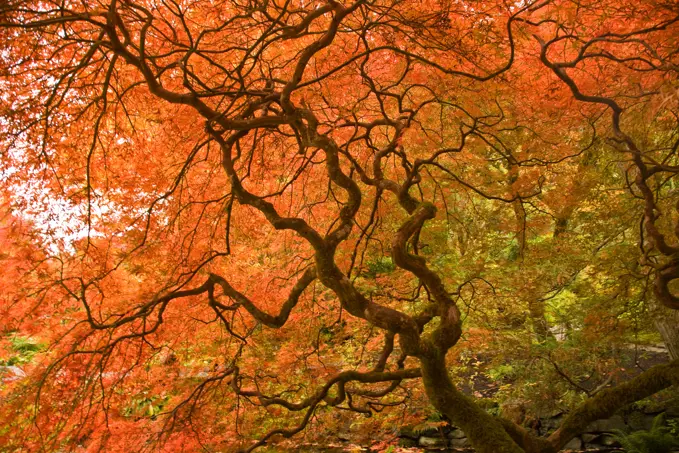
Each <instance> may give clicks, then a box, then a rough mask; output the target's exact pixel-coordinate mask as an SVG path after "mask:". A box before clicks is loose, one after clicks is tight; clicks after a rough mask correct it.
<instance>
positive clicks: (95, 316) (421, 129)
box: [0, 0, 679, 453]
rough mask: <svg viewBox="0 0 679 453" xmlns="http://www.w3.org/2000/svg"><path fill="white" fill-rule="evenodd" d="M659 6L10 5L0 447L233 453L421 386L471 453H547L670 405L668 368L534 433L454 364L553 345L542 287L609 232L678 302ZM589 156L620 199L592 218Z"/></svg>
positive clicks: (670, 98) (673, 374) (656, 2)
mask: <svg viewBox="0 0 679 453" xmlns="http://www.w3.org/2000/svg"><path fill="white" fill-rule="evenodd" d="M676 6H677V5H676V3H675V2H673V1H665V0H650V1H644V2H624V3H621V2H619V1H613V0H604V1H577V2H575V1H568V0H544V1H524V2H505V1H499V0H474V1H472V0H469V1H466V0H459V1H425V2H420V1H418V2H415V1H408V0H406V1H398V0H386V1H382V0H378V1H363V0H358V1H356V2H338V1H334V0H330V1H254V0H252V1H250V0H243V1H232V0H224V1H207V0H193V1H174V0H168V1H164V0H141V1H137V0H134V1H133V0H129V1H128V0H125V1H122V0H121V1H117V0H113V1H103V0H102V1H89V0H82V1H34V0H8V1H6V2H5V3H4V4H3V5H2V6H0V39H2V40H3V42H4V43H5V44H4V46H3V49H2V52H0V62H1V63H0V71H1V72H0V88H1V89H2V92H1V94H0V128H1V129H2V132H3V136H2V138H1V139H0V140H1V143H2V153H3V154H2V156H3V164H2V172H3V173H2V175H3V192H4V193H5V194H6V196H7V197H8V199H10V198H11V200H12V203H13V212H14V215H15V216H24V217H25V218H27V219H30V220H31V222H32V226H31V228H30V233H31V234H32V236H31V237H32V238H33V241H32V243H29V244H27V243H26V241H24V242H21V241H18V240H16V241H15V238H18V237H23V236H22V235H21V234H20V233H19V232H18V231H17V232H15V233H13V234H12V235H3V236H0V237H2V239H3V242H4V243H5V242H6V243H7V244H9V245H8V247H10V246H11V247H12V250H19V249H21V250H24V252H22V254H21V255H20V256H21V257H22V260H23V261H22V267H21V269H22V271H21V272H19V273H17V272H14V271H12V272H9V273H6V271H3V272H5V273H3V274H2V278H1V279H0V281H3V282H4V285H5V286H6V287H7V288H9V291H8V294H9V296H8V295H7V294H3V297H5V298H7V297H9V299H10V300H9V309H8V310H6V312H7V313H8V315H6V317H5V318H4V319H3V326H2V328H3V331H4V332H20V333H21V334H22V335H29V336H32V337H34V338H37V339H39V341H40V342H41V344H42V346H41V348H42V352H41V353H40V354H39V355H38V356H36V358H35V360H34V361H33V362H31V364H30V365H29V366H27V367H26V371H27V373H28V377H27V378H26V379H24V380H17V381H14V382H12V383H9V384H7V385H6V386H5V388H4V389H3V396H2V400H0V404H2V407H3V409H2V418H1V419H2V420H3V424H4V425H5V426H6V427H5V428H3V429H2V430H0V439H2V441H3V442H4V443H5V444H6V445H8V446H9V447H8V448H9V449H10V450H16V451H21V450H29V451H57V450H59V449H60V448H66V447H68V448H75V447H76V446H80V447H81V448H84V449H85V450H86V451H142V450H147V449H157V448H164V449H165V450H166V451H199V450H201V449H207V450H208V451H219V450H226V449H230V448H242V449H244V450H247V451H250V450H253V449H255V448H257V447H260V446H262V445H266V444H270V443H273V442H276V441H277V440H279V439H280V438H290V437H292V436H295V435H296V434H298V433H300V432H302V431H303V430H304V429H305V428H307V427H308V426H309V425H311V424H313V423H314V419H315V417H324V416H325V415H324V414H327V413H328V410H340V409H344V410H347V411H349V412H354V413H357V414H367V415H369V414H372V413H374V412H381V411H383V410H386V411H388V410H389V409H390V408H393V407H396V406H398V405H401V404H403V403H404V401H406V402H407V399H408V397H409V395H410V387H409V386H410V385H413V384H409V382H420V383H421V385H422V386H423V388H424V391H425V392H426V395H427V397H428V400H429V401H430V403H431V404H432V405H433V407H434V408H435V409H436V410H438V411H439V412H440V413H442V414H444V415H445V416H446V417H447V418H448V419H449V420H450V421H451V422H452V423H453V424H455V425H456V426H458V427H460V428H461V429H462V430H463V431H464V432H465V433H466V435H467V436H468V438H469V440H470V442H471V444H472V445H473V446H474V448H475V449H476V450H477V451H479V452H481V453H495V452H510V453H519V452H528V453H534V452H535V453H537V452H542V453H548V452H556V451H558V450H559V449H560V448H561V447H563V446H564V445H565V444H566V443H567V442H568V441H569V440H570V439H572V438H573V437H574V436H576V435H578V434H580V433H581V432H582V431H583V430H584V429H585V428H586V427H587V425H588V424H590V423H591V422H592V421H595V420H597V419H600V418H604V417H607V416H609V415H611V414H612V413H614V412H615V411H616V410H617V409H619V408H620V407H622V406H624V405H625V404H629V403H631V402H634V401H637V400H640V399H643V398H645V397H647V396H649V395H652V394H654V393H657V392H659V391H661V390H663V389H666V388H668V387H671V386H676V385H677V384H678V383H679V362H677V360H676V358H675V360H674V361H672V362H670V363H668V364H663V365H658V366H656V367H654V368H651V369H649V370H647V371H646V372H644V373H642V374H641V375H639V376H638V377H636V378H634V379H632V380H630V381H628V382H624V383H620V384H618V385H615V386H612V387H610V388H607V389H605V390H601V391H598V392H596V393H595V392H592V394H591V395H589V396H590V397H589V398H587V399H586V400H585V401H584V403H582V404H580V405H578V406H577V407H575V408H574V409H573V410H572V411H571V412H570V413H569V415H568V416H567V417H566V419H565V421H564V422H563V425H562V426H561V427H560V428H559V429H558V430H557V431H556V432H554V433H553V434H552V435H550V436H549V437H548V438H542V437H537V436H535V435H533V434H531V433H530V432H528V431H527V430H525V429H524V428H523V427H521V426H519V425H517V424H516V423H514V422H512V421H510V420H508V419H505V418H502V417H496V416H493V415H491V414H489V413H488V412H486V411H485V410H484V409H483V408H482V405H480V404H478V401H477V400H476V399H474V398H473V397H470V396H468V395H465V394H464V393H463V392H461V391H460V389H459V388H458V386H456V384H455V383H454V379H453V377H454V376H452V375H451V373H450V370H449V367H448V364H447V362H446V356H447V353H448V352H449V351H451V349H454V348H455V347H456V346H457V345H458V344H459V343H460V341H461V338H463V336H464V335H465V328H464V325H463V321H464V318H465V317H466V316H472V317H473V316H475V315H477V314H479V313H481V314H483V315H484V316H485V314H487V313H490V312H491V311H494V312H495V314H494V315H493V316H496V315H497V316H507V317H511V316H514V319H516V317H517V316H518V317H521V316H522V313H521V312H518V311H517V312H514V310H515V309H516V306H517V304H519V303H522V302H521V301H527V305H528V307H529V310H528V314H529V316H530V318H531V322H532V329H533V331H534V333H535V337H536V341H543V342H544V341H546V339H547V337H548V336H549V335H550V333H549V331H548V329H547V326H546V318H545V306H544V305H545V303H546V302H545V301H546V300H548V299H549V294H551V293H552V292H554V291H560V290H561V289H562V288H563V287H565V286H566V285H568V284H569V283H570V282H572V281H573V279H574V278H575V276H577V275H578V273H580V272H582V270H583V269H585V268H587V267H588V266H589V267H592V266H593V265H594V264H593V263H594V258H593V257H592V256H593V253H595V252H597V251H598V250H601V249H602V248H603V247H604V246H606V245H607V244H609V243H611V242H612V241H614V240H615V238H617V237H618V236H619V234H618V233H616V234H615V235H611V234H600V235H599V232H598V230H600V229H601V228H602V225H603V228H605V227H606V225H612V226H610V228H611V230H614V229H615V228H618V229H622V230H624V231H630V230H631V231H633V232H634V234H635V241H637V242H638V244H639V252H638V256H637V255H633V256H634V259H633V260H631V261H635V262H638V265H639V268H640V269H643V270H644V272H645V273H644V274H643V275H644V277H645V278H646V279H647V280H648V281H650V282H651V284H652V286H653V287H654V296H653V298H654V300H656V301H657V302H658V303H661V304H663V305H665V306H666V307H668V308H670V309H673V310H677V309H679V296H678V295H677V294H676V291H673V289H674V288H673V282H674V281H675V280H676V279H678V278H679V261H678V260H679V258H678V257H679V223H678V222H677V215H676V203H677V201H679V199H678V198H677V196H676V192H675V189H674V185H675V184H676V181H675V179H674V178H675V176H676V175H677V172H679V163H678V162H677V150H678V146H679V138H677V136H676V128H677V121H678V118H679V116H677V115H678V114H679V97H678V96H677V89H678V86H677V82H676V80H677V71H678V69H679V66H678V65H679V15H678V14H677V8H676ZM611 156H614V157H611ZM604 157H605V158H606V159H608V160H609V161H610V160H614V161H618V162H620V163H621V168H622V174H623V175H624V178H621V179H620V181H618V182H616V184H617V185H618V186H622V187H623V188H624V190H623V191H622V192H618V193H616V194H614V195H607V196H606V198H599V199H597V198H595V196H594V195H593V192H594V191H595V188H597V187H603V186H605V185H606V184H609V182H610V181H605V180H604V179H605V178H609V179H613V177H612V176H610V175H609V176H607V174H606V171H607V169H608V164H609V163H610V162H609V161H606V162H604ZM609 185H611V184H609ZM583 206H584V208H582V211H586V210H589V211H598V212H600V211H602V210H605V209H607V208H608V209H611V211H612V212H613V211H614V212H616V213H623V214H624V213H625V212H626V211H628V210H629V211H630V218H629V219H622V221H621V219H620V218H619V217H616V218H607V217H606V215H589V216H587V215H583V216H580V217H578V213H577V210H578V208H580V207H583ZM545 213H547V214H545ZM574 224H577V227H578V228H579V230H580V231H585V233H583V235H584V236H586V238H585V239H583V240H581V241H580V242H578V241H574V240H568V239H564V237H565V236H567V232H568V231H569V228H573V225H574ZM594 230H597V231H594ZM589 232H592V233H591V234H590V233H589ZM538 236H539V237H550V239H549V241H548V242H543V244H542V245H538V246H535V245H533V244H529V239H530V238H531V237H538ZM13 241H14V242H13ZM10 243H11V244H10ZM498 244H504V246H505V247H506V246H510V247H512V250H511V251H510V255H511V257H510V259H499V258H497V256H498V255H497V254H495V255H494V254H493V253H495V252H493V250H494V249H497V248H498V247H500V246H499V245H498ZM540 247H542V248H540ZM29 249H30V252H26V251H25V250H29ZM453 249H454V251H451V250H453ZM621 253H622V252H621ZM631 253H632V252H630V251H629V250H627V249H625V256H626V257H629V256H631V255H630V254H631ZM559 254H565V255H568V254H571V255H573V257H572V259H571V260H569V261H567V262H565V263H552V262H551V261H550V259H552V258H550V257H554V256H557V257H558V256H559ZM11 256H13V257H16V256H19V255H17V254H16V253H13V254H12V255H11ZM616 260H617V258H616V257H615V256H614V257H613V259H611V260H610V261H608V262H607V263H608V265H610V266H612V264H610V262H611V261H616ZM617 261H619V260H617ZM597 263H598V261H597ZM503 270H504V272H502V271H503ZM489 276H492V277H493V279H492V280H493V281H489V280H488V278H490V277H489ZM517 276H518V277H517ZM478 287H484V288H485V289H484V290H483V291H480V290H479V291H477V288H478ZM489 287H490V288H493V291H491V290H488V288H489ZM495 287H497V291H496V290H495V289H496V288H495ZM502 294H505V295H506V294H509V295H510V296H502ZM470 300H473V301H474V304H476V305H474V304H472V303H471V302H470ZM581 310H583V311H585V312H588V310H589V314H590V315H592V316H593V317H595V318H596V314H597V313H598V312H597V309H595V308H592V307H590V306H587V305H584V304H583V306H582V307H581ZM497 313H501V314H497ZM502 313H504V315H503V314H502Z"/></svg>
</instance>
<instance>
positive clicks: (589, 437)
mask: <svg viewBox="0 0 679 453" xmlns="http://www.w3.org/2000/svg"><path fill="white" fill-rule="evenodd" d="M580 437H582V440H583V441H584V442H586V443H595V440H596V439H598V438H599V434H589V433H585V434H583V435H582V436H580Z"/></svg>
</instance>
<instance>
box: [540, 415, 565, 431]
mask: <svg viewBox="0 0 679 453" xmlns="http://www.w3.org/2000/svg"><path fill="white" fill-rule="evenodd" d="M563 418H564V416H563V414H561V415H557V416H556V417H551V418H545V419H543V420H541V421H540V433H541V434H544V433H548V432H552V431H554V430H556V429H557V428H558V427H559V426H561V423H563Z"/></svg>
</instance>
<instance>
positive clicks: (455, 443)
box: [450, 437, 469, 448]
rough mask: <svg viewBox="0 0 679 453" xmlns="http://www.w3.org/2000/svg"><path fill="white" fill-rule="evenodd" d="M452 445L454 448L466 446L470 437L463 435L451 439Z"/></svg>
mask: <svg viewBox="0 0 679 453" xmlns="http://www.w3.org/2000/svg"><path fill="white" fill-rule="evenodd" d="M450 446H451V447H452V448H464V447H468V446H469V439H467V438H466V437H462V438H459V439H450Z"/></svg>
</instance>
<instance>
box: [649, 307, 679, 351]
mask: <svg viewBox="0 0 679 453" xmlns="http://www.w3.org/2000/svg"><path fill="white" fill-rule="evenodd" d="M653 311H654V313H653V320H654V322H655V327H656V328H657V329H658V332H660V336H662V340H663V343H665V346H667V352H668V353H669V355H670V358H671V359H672V360H677V359H679V310H672V309H670V308H667V307H665V306H664V305H660V304H657V306H656V307H653Z"/></svg>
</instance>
